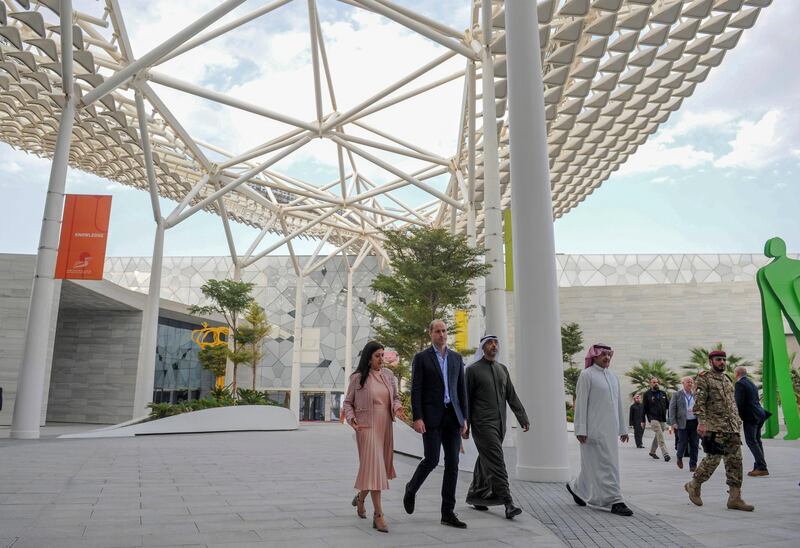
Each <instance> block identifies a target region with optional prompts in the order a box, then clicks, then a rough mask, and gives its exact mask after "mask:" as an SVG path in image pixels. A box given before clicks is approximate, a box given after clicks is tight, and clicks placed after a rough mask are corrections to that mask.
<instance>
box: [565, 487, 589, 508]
mask: <svg viewBox="0 0 800 548" xmlns="http://www.w3.org/2000/svg"><path fill="white" fill-rule="evenodd" d="M567 491H569V494H570V495H572V500H574V501H575V504H577V505H578V506H586V501H585V500H583V499H582V498H580V497H579V496H578V495H576V494H575V493H573V492H572V488H570V486H569V483H568V484H567Z"/></svg>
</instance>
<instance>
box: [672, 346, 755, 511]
mask: <svg viewBox="0 0 800 548" xmlns="http://www.w3.org/2000/svg"><path fill="white" fill-rule="evenodd" d="M708 361H709V364H710V365H711V369H710V370H709V371H701V372H700V373H698V375H697V379H696V380H695V383H694V414H695V416H696V417H697V423H698V424H697V433H698V434H699V435H700V436H701V437H702V438H703V450H704V451H705V453H706V454H705V456H704V457H703V460H702V461H701V462H700V466H698V467H697V470H696V471H695V473H694V477H693V479H692V481H690V482H689V483H687V484H686V485H684V489H686V492H687V493H689V500H690V501H692V502H693V503H694V504H696V505H697V506H702V505H703V500H702V499H701V498H700V486H701V485H702V484H703V482H704V481H706V480H708V478H710V477H711V474H713V473H714V470H716V469H717V466H719V461H720V460H723V461H724V462H725V478H726V481H725V482H726V483H727V484H728V488H729V490H728V493H729V496H728V508H729V509H731V510H744V511H745V512H752V511H753V506H752V505H750V504H747V503H746V502H745V501H743V500H742V491H741V490H742V439H741V437H740V435H739V430H740V429H741V427H742V421H741V419H740V418H739V413H738V410H737V408H736V400H735V398H734V396H733V381H731V379H730V378H729V377H728V375H726V374H725V362H726V361H727V355H726V354H725V352H723V351H722V350H714V351H712V352H709V353H708Z"/></svg>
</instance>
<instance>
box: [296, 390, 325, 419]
mask: <svg viewBox="0 0 800 548" xmlns="http://www.w3.org/2000/svg"><path fill="white" fill-rule="evenodd" d="M300 420H301V421H324V420H325V392H303V393H302V394H301V396H300Z"/></svg>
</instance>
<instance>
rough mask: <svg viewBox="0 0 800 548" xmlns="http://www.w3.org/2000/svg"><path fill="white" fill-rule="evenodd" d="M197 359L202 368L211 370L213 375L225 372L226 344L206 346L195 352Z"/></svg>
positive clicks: (226, 359)
mask: <svg viewBox="0 0 800 548" xmlns="http://www.w3.org/2000/svg"><path fill="white" fill-rule="evenodd" d="M197 359H198V360H199V361H200V365H201V366H202V367H203V369H208V370H209V371H211V372H212V373H213V374H214V376H215V377H221V376H223V375H224V374H225V364H226V363H227V361H228V347H227V346H207V347H205V348H203V349H202V350H200V351H199V352H198V353H197Z"/></svg>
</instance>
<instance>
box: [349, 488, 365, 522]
mask: <svg viewBox="0 0 800 548" xmlns="http://www.w3.org/2000/svg"><path fill="white" fill-rule="evenodd" d="M365 500H366V497H364V498H363V499H362V498H361V497H360V496H359V493H356V496H354V497H353V502H352V503H351V504H352V505H353V506H355V507H356V514H358V517H360V518H361V519H367V509H366V508H365V507H364V501H365Z"/></svg>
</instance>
